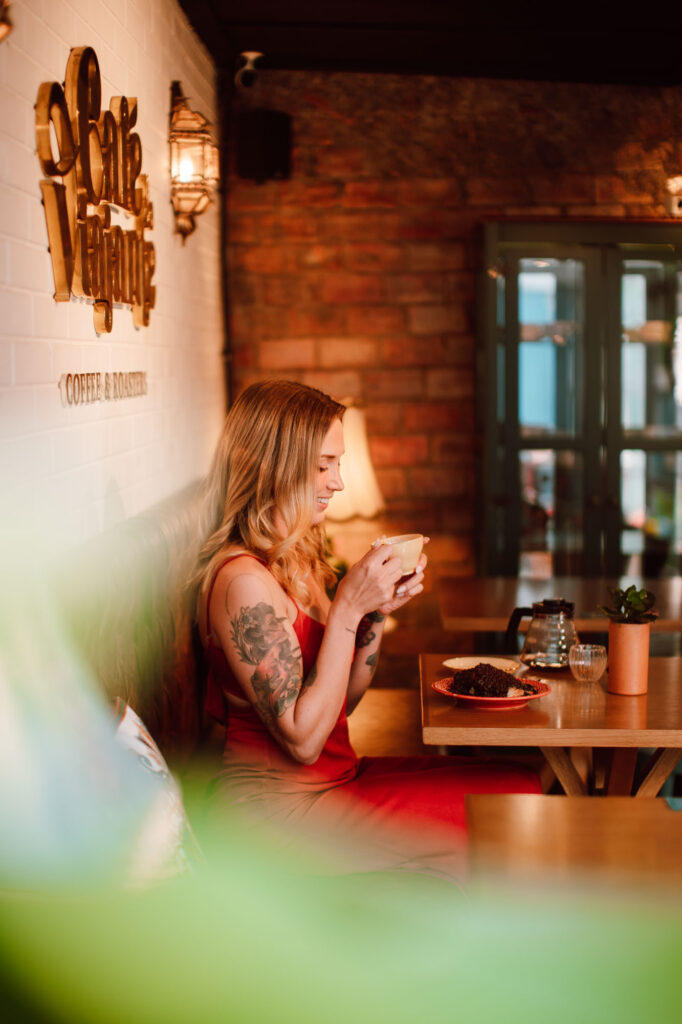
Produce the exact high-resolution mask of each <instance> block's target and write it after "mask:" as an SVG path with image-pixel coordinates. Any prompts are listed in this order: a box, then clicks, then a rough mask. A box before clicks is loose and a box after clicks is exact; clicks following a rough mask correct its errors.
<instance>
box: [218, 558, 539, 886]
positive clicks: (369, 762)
mask: <svg viewBox="0 0 682 1024" xmlns="http://www.w3.org/2000/svg"><path fill="white" fill-rule="evenodd" d="M233 557H239V556H233ZM251 557H255V556H251ZM228 561H230V559H226V560H225V562H223V563H222V565H221V566H220V567H219V568H218V570H217V571H216V574H215V575H214V577H213V581H212V582H211V587H210V589H209V593H208V601H207V609H208V606H209V605H210V600H211V593H212V589H213V583H214V582H215V578H216V576H217V574H218V572H219V571H220V569H221V568H222V567H223V565H225V564H226V563H227V562H228ZM206 618H207V621H206V632H207V634H208V636H209V638H210V622H209V618H208V610H207V616H206ZM293 629H294V632H295V634H296V636H297V638H298V642H299V644H300V647H301V655H302V660H303V674H304V677H305V676H307V675H308V673H309V672H310V670H311V668H312V667H313V665H314V663H315V661H316V659H317V654H318V651H319V648H320V644H321V643H322V637H323V636H324V625H323V624H322V623H320V622H318V621H317V620H316V619H313V618H311V617H310V616H309V615H307V614H306V613H305V612H303V611H301V609H298V614H297V616H296V620H295V622H294V623H293ZM207 653H208V659H209V676H208V688H207V697H206V710H207V711H208V712H209V713H210V714H212V715H213V716H214V717H215V718H217V719H218V720H219V721H221V722H223V723H224V724H225V725H226V738H225V750H224V754H223V770H222V772H221V773H220V775H219V777H218V779H217V780H216V791H217V792H218V793H219V794H220V795H221V796H222V797H223V799H225V800H227V801H228V802H229V804H230V805H232V806H233V807H234V808H237V809H239V811H240V812H241V813H242V814H243V815H245V816H247V817H248V818H249V820H251V821H254V820H256V821H257V822H259V823H260V824H261V825H263V826H265V827H267V829H268V833H269V838H272V836H273V835H274V834H276V835H277V837H278V840H280V841H283V842H285V843H286V844H287V845H289V844H290V843H292V842H294V841H295V840H296V839H302V840H303V839H305V840H306V848H307V850H308V852H310V851H311V850H312V851H314V855H315V857H317V858H318V859H319V860H320V865H319V866H320V868H321V869H322V870H326V869H329V870H332V871H367V870H371V869H377V868H382V869H394V870H396V869H412V870H421V871H427V872H429V873H436V874H440V875H445V876H447V877H450V878H452V877H453V876H454V877H456V878H457V879H461V878H462V876H463V874H464V872H465V856H464V855H465V850H466V819H465V804H464V800H465V796H466V794H467V793H507V792H509V793H539V792H540V783H539V780H538V778H537V776H536V774H535V773H534V772H533V771H531V770H529V769H526V768H524V767H522V766H518V765H514V764H510V763H504V762H497V763H496V762H492V761H482V760H476V759H472V758H463V757H447V756H439V755H434V756H425V757H362V758H358V757H357V755H356V754H355V751H354V750H353V748H352V746H351V743H350V739H349V736H348V725H347V721H346V713H345V710H344V709H342V710H341V713H340V714H339V717H338V720H337V722H336V724H335V726H334V728H333V729H332V731H331V733H330V735H329V738H328V739H327V742H326V743H325V745H324V747H323V749H322V752H321V754H320V756H319V758H318V760H317V761H316V762H315V763H314V764H312V765H305V764H301V763H300V762H298V761H296V760H294V758H292V757H290V756H289V755H288V754H287V753H286V752H285V751H284V750H283V749H282V748H281V747H280V746H279V744H278V743H277V741H276V740H275V739H274V738H273V737H272V735H271V734H270V732H269V731H268V729H267V728H266V726H265V725H264V723H263V721H262V720H261V718H260V717H259V716H258V714H257V713H256V711H255V710H254V708H253V707H252V705H251V704H250V703H249V705H248V706H247V707H243V706H235V705H234V704H230V705H229V708H228V705H227V702H226V700H225V694H232V695H233V696H236V697H240V698H241V699H242V700H244V699H245V698H244V694H243V692H242V690H241V688H240V686H239V683H238V682H237V680H236V679H235V677H234V675H233V674H232V671H231V670H230V667H229V664H228V662H227V659H226V657H225V654H224V653H223V650H222V648H220V647H219V646H217V645H216V644H214V643H213V642H212V641H211V640H210V639H209V646H208V650H207ZM316 685H320V681H318V683H317V684H316Z"/></svg>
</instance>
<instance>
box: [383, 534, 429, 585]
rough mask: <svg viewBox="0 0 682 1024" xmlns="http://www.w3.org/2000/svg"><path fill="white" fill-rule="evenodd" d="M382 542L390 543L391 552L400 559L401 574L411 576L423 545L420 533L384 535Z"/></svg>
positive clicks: (422, 537)
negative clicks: (394, 535) (395, 535)
mask: <svg viewBox="0 0 682 1024" xmlns="http://www.w3.org/2000/svg"><path fill="white" fill-rule="evenodd" d="M383 543H384V544H390V545H391V549H392V553H393V554H394V555H395V556H396V557H397V558H399V559H400V567H401V569H402V575H403V576H411V575H412V573H413V572H414V570H415V569H416V568H417V562H418V561H419V556H420V555H421V553H422V548H423V547H424V535H423V534H421V533H401V534H400V535H399V536H398V537H384V538H383Z"/></svg>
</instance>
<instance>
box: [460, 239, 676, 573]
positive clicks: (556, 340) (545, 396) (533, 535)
mask: <svg viewBox="0 0 682 1024" xmlns="http://www.w3.org/2000/svg"><path fill="white" fill-rule="evenodd" d="M641 227H642V226H637V225H635V226H627V225H617V226H615V227H614V226H610V225H607V226H605V225H489V226H488V227H487V229H486V238H485V247H484V255H485V259H484V267H483V270H482V273H481V277H480V283H481V288H480V298H481V304H480V307H479V309H480V313H481V318H480V323H481V324H482V337H481V339H480V344H479V356H480V359H479V374H478V395H479V399H480V401H479V410H480V419H479V426H480V428H481V430H482V433H483V437H484V464H483V473H482V488H481V517H482V518H481V521H482V522H483V524H484V529H483V533H482V536H481V551H480V555H481V557H480V565H481V568H482V571H483V572H485V573H487V574H493V575H498V574H499V575H518V574H521V575H530V576H538V575H539V576H549V575H573V574H582V575H602V574H607V575H620V574H621V573H625V572H630V573H633V572H635V573H640V574H641V573H643V574H644V575H652V572H651V570H652V569H653V568H654V567H656V568H657V571H665V572H673V571H677V569H678V563H679V555H680V551H681V550H682V543H681V542H682V521H681V519H680V510H682V494H678V491H679V490H680V479H681V474H680V472H679V470H680V469H682V462H681V461H680V460H681V458H682V455H681V452H682V326H679V327H678V320H679V321H680V324H681V325H682V318H681V314H682V262H680V261H679V259H678V252H677V247H676V246H673V245H671V244H670V243H669V242H668V243H665V242H662V241H660V240H659V239H658V238H656V237H653V238H652V237H651V234H652V229H651V228H650V227H649V226H646V229H645V231H644V234H645V235H646V237H643V238H641V240H639V241H638V240H637V238H636V237H635V236H636V235H637V234H638V233H639V234H641V233H642V231H641ZM621 229H622V231H621ZM658 231H659V233H660V232H663V233H665V234H666V236H670V235H671V234H674V232H675V229H674V228H672V229H671V228H668V227H662V228H661V227H659V228H658ZM619 236H622V237H619ZM659 563H660V565H659Z"/></svg>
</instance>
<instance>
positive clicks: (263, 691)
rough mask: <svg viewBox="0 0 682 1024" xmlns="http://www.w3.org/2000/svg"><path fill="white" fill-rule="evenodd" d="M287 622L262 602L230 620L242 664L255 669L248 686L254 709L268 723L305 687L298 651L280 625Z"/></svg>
mask: <svg viewBox="0 0 682 1024" xmlns="http://www.w3.org/2000/svg"><path fill="white" fill-rule="evenodd" d="M286 621H287V620H286V617H285V616H282V617H280V618H278V617H277V616H276V615H275V609H274V608H273V607H272V605H269V604H266V603H265V602H264V601H260V602H259V603H258V604H257V605H254V606H253V607H251V608H249V607H242V608H240V609H239V613H238V614H237V615H235V616H232V617H231V618H230V630H231V639H232V642H233V644H234V647H235V650H236V652H237V654H238V656H239V658H240V660H241V661H242V662H244V663H245V664H247V665H253V666H254V669H255V671H254V672H253V675H252V676H251V685H252V686H253V689H254V692H255V694H256V709H257V710H258V712H259V714H260V715H261V717H262V718H263V720H264V721H265V722H267V723H269V724H272V723H273V722H274V721H275V719H277V718H280V717H281V716H282V715H283V714H284V712H285V711H286V709H287V708H288V707H290V705H291V704H294V703H295V702H296V700H297V698H298V695H299V693H300V691H301V687H302V685H304V683H303V679H302V673H301V649H300V647H299V646H298V644H292V641H291V636H290V634H288V633H287V631H286V630H285V629H284V626H283V623H284V622H286ZM311 675H312V673H311ZM313 679H314V676H313ZM313 679H311V678H309V679H308V680H306V682H305V685H311V683H312V682H313Z"/></svg>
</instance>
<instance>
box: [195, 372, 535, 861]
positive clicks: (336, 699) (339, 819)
mask: <svg viewBox="0 0 682 1024" xmlns="http://www.w3.org/2000/svg"><path fill="white" fill-rule="evenodd" d="M344 411H345V410H344V407H343V406H342V405H340V404H339V403H337V402H335V401H334V400H333V399H331V398H329V397H328V396H327V395H325V394H323V393H322V392H320V391H317V390H316V389H314V388H309V387H306V386H304V385H301V384H297V383H293V382H290V381H284V380H271V381H264V382H261V383H258V384H255V385H252V386H251V387H249V388H247V389H246V390H245V391H244V392H242V394H241V395H240V396H239V398H238V399H237V400H236V401H235V402H234V404H233V406H232V407H231V409H230V411H229V414H228V416H227V419H226V422H225V426H224V429H223V432H222V435H221V438H220V441H219V444H218V447H217V451H216V454H215V458H214V461H213V466H212V468H211V471H210V474H209V478H208V490H207V515H208V519H209V528H208V538H207V540H206V542H205V544H204V546H203V548H202V551H201V554H200V558H199V566H198V570H197V573H196V576H195V583H196V584H197V587H198V598H197V614H198V623H199V631H200V635H201V639H202V643H203V644H204V646H205V648H206V651H207V654H208V660H209V679H208V690H207V703H206V707H207V710H208V711H209V712H210V713H211V714H213V715H214V716H215V717H216V718H218V719H219V720H221V721H223V722H224V723H225V724H226V727H227V728H226V742H225V752H224V757H223V763H224V767H223V771H222V772H221V774H220V776H219V778H218V780H217V785H216V794H217V795H218V796H219V797H220V798H222V799H223V800H225V801H226V802H227V803H228V804H230V805H231V806H233V807H236V808H238V809H239V810H240V811H241V813H242V814H243V815H244V816H245V817H247V818H248V819H249V820H250V821H256V822H258V823H259V824H260V826H261V827H263V828H265V829H267V834H268V837H269V838H270V839H272V838H273V837H274V838H276V840H277V841H278V842H281V843H283V844H285V845H292V844H295V843H296V842H300V841H301V840H305V842H306V849H307V851H308V852H309V853H310V851H314V855H315V857H316V863H317V866H318V867H319V869H320V870H321V871H331V872H345V871H367V870H372V869H390V870H404V869H411V870H420V871H426V872H429V873H436V874H440V875H444V876H446V877H448V878H453V877H454V878H456V879H461V878H462V876H463V874H464V871H465V853H466V827H465V814H464V798H465V795H466V794H467V793H473V792H538V791H539V788H540V787H539V782H538V779H537V777H536V776H535V774H534V773H533V772H530V771H528V770H526V769H524V768H521V767H518V766H514V765H505V764H499V763H498V764H495V763H492V762H485V761H473V760H467V759H463V758H455V757H452V758H450V757H441V756H434V757H417V758H415V757H398V758H368V757H365V758H358V757H357V756H356V755H355V752H354V751H353V748H352V747H351V744H350V742H349V738H348V728H347V723H346V715H348V714H350V713H351V712H352V711H353V708H355V707H356V705H357V704H358V702H359V701H360V700H361V698H362V696H363V694H364V693H365V691H366V689H367V687H368V686H369V684H370V682H371V679H372V675H373V673H374V670H375V668H376V664H377V658H378V655H379V647H380V644H381V638H382V632H383V628H384V621H385V618H386V616H387V615H389V614H391V613H392V612H394V611H396V610H397V609H398V608H401V607H402V606H403V605H404V604H406V603H407V602H408V601H410V600H411V599H412V598H413V597H415V596H416V595H417V594H419V593H420V592H421V591H422V589H423V583H422V581H423V575H424V567H425V565H426V556H425V555H423V554H422V556H421V558H420V560H419V564H418V566H417V569H416V571H415V573H414V574H413V575H412V576H411V577H409V578H408V579H407V580H401V579H400V576H401V570H400V564H399V561H398V559H397V558H395V557H391V555H390V549H389V548H388V547H387V546H386V545H384V544H381V543H380V542H376V543H375V544H374V545H373V547H372V548H371V549H370V550H369V551H368V552H367V554H366V555H364V556H363V557H362V558H361V559H360V560H359V561H358V562H357V563H356V564H355V565H354V566H352V567H351V568H350V569H349V571H348V572H347V573H346V575H345V576H344V577H343V579H342V580H341V582H340V583H339V585H338V588H337V590H336V593H335V596H334V598H333V600H330V598H329V597H328V593H327V591H328V588H329V586H330V584H332V583H333V582H335V576H334V573H333V570H332V569H331V567H330V566H329V565H328V563H327V561H326V558H325V540H324V531H323V522H324V517H325V512H326V509H327V505H328V503H329V501H330V500H331V499H332V497H333V495H334V493H335V492H336V491H340V490H341V489H342V488H343V482H342V478H341V459H342V456H343V454H344V443H343V423H342V420H343V414H344Z"/></svg>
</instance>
